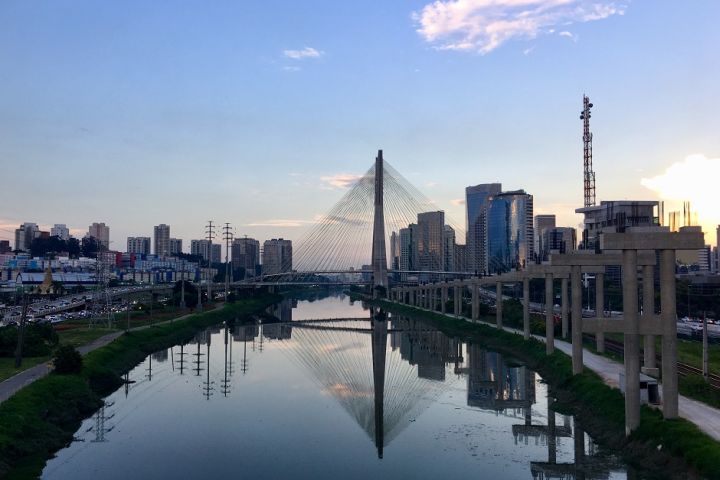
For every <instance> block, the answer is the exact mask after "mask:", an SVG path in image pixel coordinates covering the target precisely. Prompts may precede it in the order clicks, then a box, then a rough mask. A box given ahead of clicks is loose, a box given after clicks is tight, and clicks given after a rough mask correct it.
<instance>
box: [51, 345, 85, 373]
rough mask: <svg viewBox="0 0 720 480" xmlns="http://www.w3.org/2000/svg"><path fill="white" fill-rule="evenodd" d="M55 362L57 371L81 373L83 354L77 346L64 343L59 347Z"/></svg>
mask: <svg viewBox="0 0 720 480" xmlns="http://www.w3.org/2000/svg"><path fill="white" fill-rule="evenodd" d="M53 364H54V365H55V371H56V372H57V373H79V372H80V370H81V369H82V356H80V352H78V351H77V350H76V349H75V347H71V346H70V345H63V346H62V347H60V348H58V349H57V352H56V353H55V360H53Z"/></svg>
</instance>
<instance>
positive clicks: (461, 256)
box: [455, 243, 468, 272]
mask: <svg viewBox="0 0 720 480" xmlns="http://www.w3.org/2000/svg"><path fill="white" fill-rule="evenodd" d="M455 271H456V272H467V271H468V264H467V245H462V244H460V243H456V244H455Z"/></svg>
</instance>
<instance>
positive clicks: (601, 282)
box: [595, 273, 605, 353]
mask: <svg viewBox="0 0 720 480" xmlns="http://www.w3.org/2000/svg"><path fill="white" fill-rule="evenodd" d="M604 305H605V274H604V273H596V274H595V316H596V317H598V318H601V317H604V316H605V314H604V313H605V307H604ZM595 348H596V349H597V351H598V352H600V353H602V352H604V351H605V332H598V333H596V334H595Z"/></svg>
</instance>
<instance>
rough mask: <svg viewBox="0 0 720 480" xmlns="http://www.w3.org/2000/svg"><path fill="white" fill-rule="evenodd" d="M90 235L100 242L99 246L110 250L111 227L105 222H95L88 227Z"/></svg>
mask: <svg viewBox="0 0 720 480" xmlns="http://www.w3.org/2000/svg"><path fill="white" fill-rule="evenodd" d="M87 236H88V237H93V238H94V239H95V240H97V242H98V246H99V247H100V246H101V247H102V248H103V249H104V250H108V249H109V248H110V227H108V226H107V225H105V223H104V222H101V223H97V222H95V223H93V224H92V225H90V227H88V233H87Z"/></svg>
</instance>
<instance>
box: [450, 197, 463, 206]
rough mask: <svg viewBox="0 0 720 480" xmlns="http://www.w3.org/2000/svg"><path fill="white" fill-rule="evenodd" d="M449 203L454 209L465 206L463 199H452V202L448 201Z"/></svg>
mask: <svg viewBox="0 0 720 480" xmlns="http://www.w3.org/2000/svg"><path fill="white" fill-rule="evenodd" d="M450 203H452V204H453V205H455V206H456V207H459V206H461V205H465V199H464V198H453V199H452V200H450Z"/></svg>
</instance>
